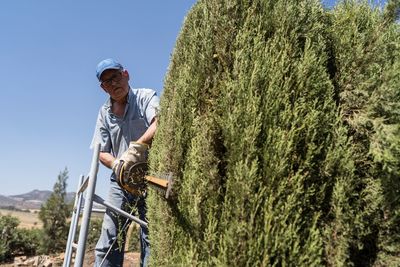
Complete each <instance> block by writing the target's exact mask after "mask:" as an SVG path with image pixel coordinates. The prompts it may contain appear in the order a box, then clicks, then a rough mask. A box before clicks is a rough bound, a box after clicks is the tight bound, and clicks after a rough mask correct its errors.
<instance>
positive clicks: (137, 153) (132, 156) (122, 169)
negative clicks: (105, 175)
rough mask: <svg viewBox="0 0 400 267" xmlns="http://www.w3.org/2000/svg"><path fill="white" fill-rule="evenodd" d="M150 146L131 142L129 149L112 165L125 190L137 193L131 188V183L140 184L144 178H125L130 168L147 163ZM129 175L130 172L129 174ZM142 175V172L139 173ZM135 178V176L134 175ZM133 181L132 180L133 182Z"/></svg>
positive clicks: (118, 180) (119, 182)
mask: <svg viewBox="0 0 400 267" xmlns="http://www.w3.org/2000/svg"><path fill="white" fill-rule="evenodd" d="M147 155H148V145H146V144H143V143H137V142H130V144H129V147H128V149H127V150H126V151H125V152H124V153H123V154H122V155H121V157H120V158H119V159H116V160H115V161H114V162H113V164H112V169H113V171H114V173H115V175H116V180H117V182H118V184H119V185H120V186H121V187H122V188H124V189H125V190H127V191H129V192H131V193H132V191H135V190H134V189H133V188H131V187H129V181H131V182H133V183H137V184H140V183H141V182H142V180H143V179H144V177H129V178H128V177H125V176H126V175H127V172H128V170H129V168H130V167H131V166H132V165H134V164H135V163H145V162H146V161H147ZM128 173H129V172H128ZM138 175H141V172H138ZM134 176H135V175H134ZM131 179H132V180H131Z"/></svg>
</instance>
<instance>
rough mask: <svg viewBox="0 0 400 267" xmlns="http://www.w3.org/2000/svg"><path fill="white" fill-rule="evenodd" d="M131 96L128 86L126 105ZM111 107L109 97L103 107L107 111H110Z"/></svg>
mask: <svg viewBox="0 0 400 267" xmlns="http://www.w3.org/2000/svg"><path fill="white" fill-rule="evenodd" d="M131 96H132V90H131V87H130V86H129V90H128V96H127V100H126V103H127V104H129V101H130V100H131ZM111 105H112V99H111V97H109V98H108V99H107V101H106V103H105V104H104V107H105V108H107V109H108V110H110V109H111Z"/></svg>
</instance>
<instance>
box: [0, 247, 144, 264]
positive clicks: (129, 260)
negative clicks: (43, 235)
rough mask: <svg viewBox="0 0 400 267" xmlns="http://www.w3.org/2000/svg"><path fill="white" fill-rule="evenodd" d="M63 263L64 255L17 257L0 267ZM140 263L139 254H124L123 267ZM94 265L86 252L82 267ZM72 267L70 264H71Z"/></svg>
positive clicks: (90, 252) (92, 253) (92, 257)
mask: <svg viewBox="0 0 400 267" xmlns="http://www.w3.org/2000/svg"><path fill="white" fill-rule="evenodd" d="M63 261H64V253H61V254H59V255H53V256H45V255H41V256H35V257H31V258H25V257H17V258H15V259H14V262H13V263H7V264H0V267H17V266H21V267H22V266H24V267H25V266H41V267H43V266H46V267H61V266H62V264H63ZM139 263H140V253H138V252H125V260H124V266H129V267H137V266H139ZM93 264H94V252H93V250H92V251H88V252H87V253H86V254H85V260H84V262H83V267H92V266H93ZM71 266H72V264H71Z"/></svg>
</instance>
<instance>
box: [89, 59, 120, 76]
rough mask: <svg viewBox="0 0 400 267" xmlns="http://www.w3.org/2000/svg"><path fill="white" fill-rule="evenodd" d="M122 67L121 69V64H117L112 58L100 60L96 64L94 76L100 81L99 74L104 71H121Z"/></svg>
mask: <svg viewBox="0 0 400 267" xmlns="http://www.w3.org/2000/svg"><path fill="white" fill-rule="evenodd" d="M123 68H124V67H122V65H121V64H119V63H118V62H117V61H116V60H114V59H112V58H107V59H104V60H102V61H101V62H100V63H99V64H97V67H96V76H97V79H98V80H99V81H100V77H101V74H102V73H103V72H104V71H105V70H110V69H111V70H122V69H123Z"/></svg>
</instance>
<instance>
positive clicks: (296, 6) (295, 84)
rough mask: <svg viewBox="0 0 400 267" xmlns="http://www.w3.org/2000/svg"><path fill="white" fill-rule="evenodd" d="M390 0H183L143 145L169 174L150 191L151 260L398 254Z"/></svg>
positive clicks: (392, 261) (399, 57)
mask: <svg viewBox="0 0 400 267" xmlns="http://www.w3.org/2000/svg"><path fill="white" fill-rule="evenodd" d="M396 3H397V2H395V1H393V2H391V6H390V9H387V10H389V11H386V12H384V11H382V9H379V8H374V7H372V6H371V5H369V4H367V3H366V2H356V1H343V2H341V3H339V4H338V5H337V6H336V7H335V8H333V9H332V10H327V9H324V7H323V6H322V5H321V3H320V2H319V1H316V0H297V1H296V0H292V1H288V0H274V1H271V0H254V1H237V0H223V1H221V0H218V1H216V0H200V1H199V2H198V3H197V4H196V5H195V6H194V7H193V8H192V10H191V11H190V13H189V14H188V16H187V18H186V20H185V22H184V26H183V28H182V30H181V33H180V36H179V38H178V40H177V43H176V47H175V50H174V53H173V56H172V58H171V63H170V67H169V71H168V74H167V76H166V79H165V85H164V93H163V96H162V101H161V112H160V121H159V127H158V130H157V135H156V137H155V140H154V142H153V146H152V148H151V155H150V163H151V170H152V172H154V173H165V172H173V173H174V177H175V184H174V196H173V198H172V199H170V200H168V201H165V199H164V198H163V197H162V196H161V195H158V194H157V193H156V192H151V193H150V195H149V200H148V204H149V221H150V223H151V227H150V231H151V242H152V254H151V257H152V259H151V260H152V263H153V264H154V265H155V266H176V265H177V266H306V265H310V266H321V265H328V266H372V265H399V264H400V238H399V236H400V228H399V227H400V221H399V219H400V218H399V212H400V202H399V200H400V199H399V196H400V194H399V190H400V113H399V111H400V89H399V88H400V75H399V74H400V47H399V45H400V42H399V41H400V32H399V24H398V23H396V22H395V21H396V19H395V18H393V16H394V15H393V14H398V5H396ZM396 8H397V9H396ZM396 10H397V11H396ZM390 14H392V15H390Z"/></svg>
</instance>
